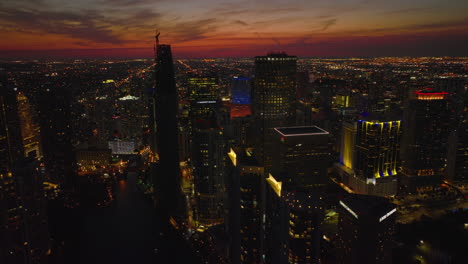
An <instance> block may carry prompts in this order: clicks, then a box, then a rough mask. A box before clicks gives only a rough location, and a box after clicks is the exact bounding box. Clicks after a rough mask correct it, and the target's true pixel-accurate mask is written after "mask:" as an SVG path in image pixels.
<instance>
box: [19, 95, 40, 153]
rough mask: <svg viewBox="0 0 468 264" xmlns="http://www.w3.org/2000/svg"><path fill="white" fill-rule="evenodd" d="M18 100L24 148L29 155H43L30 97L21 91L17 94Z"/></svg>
mask: <svg viewBox="0 0 468 264" xmlns="http://www.w3.org/2000/svg"><path fill="white" fill-rule="evenodd" d="M16 98H17V101H18V115H19V120H20V124H21V136H22V138H23V148H24V153H25V156H27V157H41V156H42V153H41V145H40V129H39V126H38V125H37V124H36V123H35V122H34V117H35V116H34V113H33V110H32V107H31V105H30V103H29V100H28V98H27V97H26V96H25V95H24V94H23V93H21V92H19V93H18V94H17V96H16Z"/></svg>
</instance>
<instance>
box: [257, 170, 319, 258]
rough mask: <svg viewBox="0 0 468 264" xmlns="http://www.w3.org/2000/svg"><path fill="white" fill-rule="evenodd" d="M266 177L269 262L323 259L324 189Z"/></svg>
mask: <svg viewBox="0 0 468 264" xmlns="http://www.w3.org/2000/svg"><path fill="white" fill-rule="evenodd" d="M278 178H279V177H274V176H273V175H272V174H269V177H268V178H266V183H267V186H266V206H265V207H266V210H265V247H266V261H265V262H266V263H278V264H280V263H301V264H302V263H319V259H320V240H321V230H320V225H321V222H322V220H323V211H324V208H323V193H322V192H320V191H318V190H316V189H310V188H304V187H302V186H299V185H297V184H294V183H288V182H282V181H280V180H278Z"/></svg>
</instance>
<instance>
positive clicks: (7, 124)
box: [0, 76, 24, 173]
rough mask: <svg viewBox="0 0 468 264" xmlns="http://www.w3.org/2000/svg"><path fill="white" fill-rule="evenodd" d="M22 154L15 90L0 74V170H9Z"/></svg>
mask: <svg viewBox="0 0 468 264" xmlns="http://www.w3.org/2000/svg"><path fill="white" fill-rule="evenodd" d="M23 156H24V150H23V142H22V137H21V126H20V119H19V117H18V104H17V101H16V91H15V88H14V87H13V86H12V84H11V83H10V82H8V79H7V78H6V76H0V172H3V173H6V172H7V171H11V168H12V166H13V163H14V162H16V161H18V160H20V159H21V158H22V157H23Z"/></svg>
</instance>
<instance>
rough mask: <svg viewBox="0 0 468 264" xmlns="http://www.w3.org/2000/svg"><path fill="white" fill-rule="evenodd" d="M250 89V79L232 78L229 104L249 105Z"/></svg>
mask: <svg viewBox="0 0 468 264" xmlns="http://www.w3.org/2000/svg"><path fill="white" fill-rule="evenodd" d="M251 89H252V88H251V85H250V78H247V77H237V76H236V77H234V78H233V79H232V85H231V103H233V104H250V103H251V101H252V100H251Z"/></svg>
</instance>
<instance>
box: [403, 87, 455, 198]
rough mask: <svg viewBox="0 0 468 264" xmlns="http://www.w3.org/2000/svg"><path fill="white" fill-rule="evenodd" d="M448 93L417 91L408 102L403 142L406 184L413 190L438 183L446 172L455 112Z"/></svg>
mask: <svg viewBox="0 0 468 264" xmlns="http://www.w3.org/2000/svg"><path fill="white" fill-rule="evenodd" d="M447 95H448V93H447V92H443V91H442V92H434V91H433V90H432V89H425V90H420V91H416V92H414V93H413V94H412V96H411V98H410V99H409V100H408V101H407V102H406V104H405V109H404V116H403V121H402V122H403V127H402V129H403V135H402V137H403V138H402V144H401V160H402V171H401V172H402V175H401V176H402V177H401V180H402V181H401V183H402V186H403V187H404V188H405V189H406V190H407V191H409V192H413V191H417V190H419V189H421V188H431V187H433V186H435V185H438V184H439V183H440V181H441V179H442V176H443V175H444V174H445V169H446V164H447V154H448V140H449V134H450V131H451V129H452V126H453V112H452V108H451V104H450V101H449V100H448V98H447Z"/></svg>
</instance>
